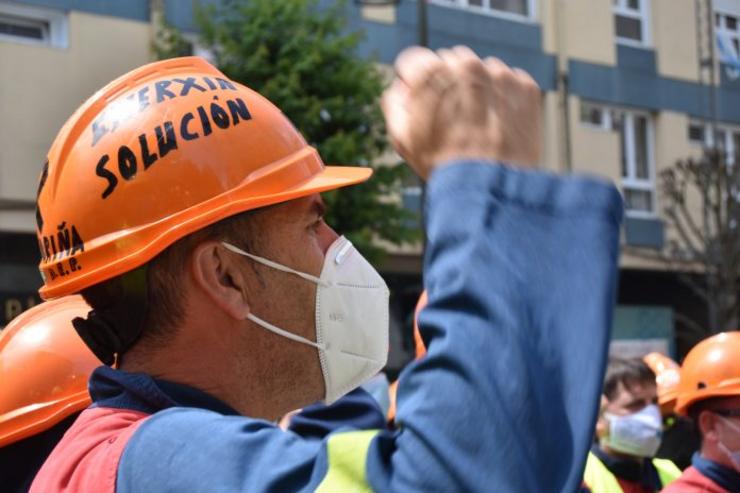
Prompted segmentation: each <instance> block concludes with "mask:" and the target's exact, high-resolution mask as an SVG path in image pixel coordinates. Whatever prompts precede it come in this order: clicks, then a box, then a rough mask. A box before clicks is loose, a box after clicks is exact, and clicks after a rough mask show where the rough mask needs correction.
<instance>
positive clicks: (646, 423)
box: [601, 404, 663, 457]
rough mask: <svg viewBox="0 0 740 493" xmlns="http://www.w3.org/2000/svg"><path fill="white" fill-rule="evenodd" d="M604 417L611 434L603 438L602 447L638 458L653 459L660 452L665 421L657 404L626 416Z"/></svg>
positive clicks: (608, 415) (609, 415)
mask: <svg viewBox="0 0 740 493" xmlns="http://www.w3.org/2000/svg"><path fill="white" fill-rule="evenodd" d="M604 417H605V418H606V419H607V421H609V434H608V435H606V436H605V437H602V438H601V444H602V445H606V446H608V447H609V448H610V449H612V450H615V451H617V452H622V453H623V454H629V455H634V456H636V457H653V456H654V455H655V453H656V452H657V451H658V448H659V447H660V440H661V438H662V436H663V420H662V418H661V415H660V408H658V406H656V405H655V404H650V405H648V406H645V407H644V408H642V409H641V410H640V411H638V412H636V413H632V414H628V415H626V416H617V415H615V414H610V413H604Z"/></svg>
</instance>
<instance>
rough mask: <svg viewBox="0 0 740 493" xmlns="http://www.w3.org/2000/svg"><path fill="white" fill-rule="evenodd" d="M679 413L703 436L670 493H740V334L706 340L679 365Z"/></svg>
mask: <svg viewBox="0 0 740 493" xmlns="http://www.w3.org/2000/svg"><path fill="white" fill-rule="evenodd" d="M676 412H677V413H678V414H679V415H683V416H689V417H690V418H691V419H692V420H693V421H694V424H695V425H696V428H697V429H698V431H699V433H700V434H701V449H700V450H699V452H697V453H695V454H694V457H693V459H692V461H691V467H689V468H688V469H686V470H685V471H684V473H683V474H682V475H681V477H680V478H679V479H678V480H677V481H675V482H674V483H672V484H671V485H670V486H669V487H668V488H666V489H665V490H664V491H665V492H667V493H735V492H737V491H740V332H725V333H722V334H717V335H715V336H712V337H710V338H708V339H705V340H703V341H702V342H700V343H699V344H697V345H696V346H694V348H693V349H692V350H691V351H689V354H687V355H686V359H684V362H683V364H682V365H681V378H680V382H679V385H678V399H677V401H676Z"/></svg>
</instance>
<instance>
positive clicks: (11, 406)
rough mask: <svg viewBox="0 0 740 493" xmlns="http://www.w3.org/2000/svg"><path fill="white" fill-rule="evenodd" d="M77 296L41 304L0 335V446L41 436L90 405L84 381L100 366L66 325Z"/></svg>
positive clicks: (77, 306)
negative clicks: (33, 436) (39, 434)
mask: <svg viewBox="0 0 740 493" xmlns="http://www.w3.org/2000/svg"><path fill="white" fill-rule="evenodd" d="M89 311H90V307H89V306H88V305H87V303H85V301H84V300H83V299H82V297H81V296H68V297H65V298H61V299H58V300H53V301H47V302H45V303H41V304H40V305H37V306H35V307H33V308H31V309H29V310H27V311H26V312H24V313H22V314H21V315H19V316H18V317H16V318H15V319H13V321H12V322H10V324H9V325H8V326H7V327H6V328H5V330H4V331H3V332H2V334H0V447H4V446H6V445H9V444H11V443H13V442H16V441H18V440H22V439H24V438H28V437H30V436H32V435H35V434H37V433H40V432H42V431H45V430H47V429H49V428H51V427H52V426H54V425H56V424H57V423H59V422H60V421H62V420H63V419H64V418H66V417H68V416H70V415H72V414H74V413H76V412H78V411H82V410H83V409H85V408H86V407H87V406H89V405H90V402H91V401H90V395H89V394H88V391H87V381H88V379H89V377H90V374H91V373H92V371H93V370H94V369H95V368H96V367H98V366H100V364H101V363H100V361H98V359H97V358H96V357H95V356H94V355H93V353H92V352H91V351H90V350H89V349H88V348H87V346H85V344H84V343H83V342H82V340H81V339H80V338H79V336H78V335H77V333H76V332H75V330H74V328H73V327H72V322H71V320H72V319H73V318H74V317H84V316H85V315H87V312H89Z"/></svg>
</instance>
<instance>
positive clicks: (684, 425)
mask: <svg viewBox="0 0 740 493" xmlns="http://www.w3.org/2000/svg"><path fill="white" fill-rule="evenodd" d="M643 361H645V364H647V365H648V366H649V367H650V369H651V370H652V371H653V373H655V383H656V384H657V386H658V405H659V406H660V413H661V414H662V415H663V439H662V440H661V442H660V448H659V449H658V452H657V453H656V454H655V456H656V457H659V458H661V459H669V460H670V461H672V462H673V463H674V464H676V465H677V466H678V467H679V469H681V470H683V469H686V468H687V467H689V465H691V456H692V455H693V453H694V452H696V451H697V450H699V445H700V439H699V436H698V434H697V433H696V430H695V429H694V425H693V424H692V423H691V420H689V419H687V418H685V417H682V416H678V415H676V399H677V398H678V384H679V382H680V375H679V371H680V366H679V364H678V363H676V362H675V361H674V360H672V359H671V358H669V357H668V356H666V355H664V354H662V353H658V352H652V353H650V354H647V355H645V356H644V357H643Z"/></svg>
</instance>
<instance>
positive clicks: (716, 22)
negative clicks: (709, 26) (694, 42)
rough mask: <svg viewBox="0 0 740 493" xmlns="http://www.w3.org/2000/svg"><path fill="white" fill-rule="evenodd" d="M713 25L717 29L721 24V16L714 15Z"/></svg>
mask: <svg viewBox="0 0 740 493" xmlns="http://www.w3.org/2000/svg"><path fill="white" fill-rule="evenodd" d="M714 24H715V25H716V26H717V27H719V26H720V25H721V24H722V16H721V15H719V14H714Z"/></svg>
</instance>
